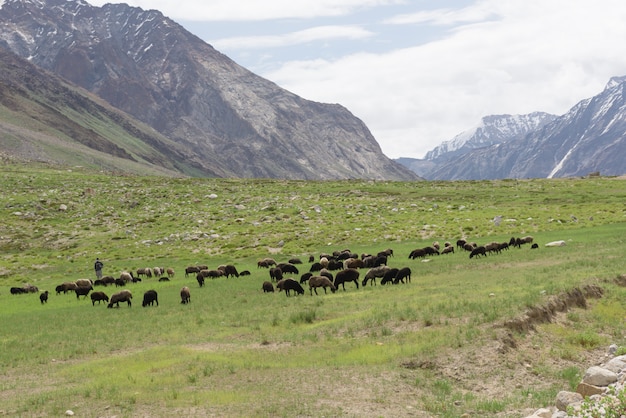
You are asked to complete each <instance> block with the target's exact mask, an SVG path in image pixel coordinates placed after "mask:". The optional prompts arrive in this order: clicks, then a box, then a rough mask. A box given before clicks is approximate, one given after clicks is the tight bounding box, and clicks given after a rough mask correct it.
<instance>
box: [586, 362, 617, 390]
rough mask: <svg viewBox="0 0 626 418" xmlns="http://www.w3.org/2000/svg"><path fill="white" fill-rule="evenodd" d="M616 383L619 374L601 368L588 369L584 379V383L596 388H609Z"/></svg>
mask: <svg viewBox="0 0 626 418" xmlns="http://www.w3.org/2000/svg"><path fill="white" fill-rule="evenodd" d="M615 382H617V374H616V373H615V372H612V371H610V370H607V369H605V368H603V367H599V366H592V367H590V368H588V369H587V371H586V372H585V376H584V377H583V383H587V384H588V385H594V386H608V385H610V384H611V383H615Z"/></svg>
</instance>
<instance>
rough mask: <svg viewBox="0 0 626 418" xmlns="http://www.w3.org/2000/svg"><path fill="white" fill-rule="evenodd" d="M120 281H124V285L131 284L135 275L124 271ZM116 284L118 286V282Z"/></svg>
mask: <svg viewBox="0 0 626 418" xmlns="http://www.w3.org/2000/svg"><path fill="white" fill-rule="evenodd" d="M120 280H123V281H124V283H130V282H132V281H133V275H132V274H130V273H129V272H127V271H123V272H122V273H121V274H120ZM115 283H116V284H117V281H116V282H115Z"/></svg>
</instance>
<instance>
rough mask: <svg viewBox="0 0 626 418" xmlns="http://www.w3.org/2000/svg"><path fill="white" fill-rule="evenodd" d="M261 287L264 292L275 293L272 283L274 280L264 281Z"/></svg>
mask: <svg viewBox="0 0 626 418" xmlns="http://www.w3.org/2000/svg"><path fill="white" fill-rule="evenodd" d="M261 289H262V290H263V293H269V292H272V293H274V285H273V284H272V282H268V281H264V282H263V285H262V286H261Z"/></svg>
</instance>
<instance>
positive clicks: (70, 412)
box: [65, 409, 74, 417]
mask: <svg viewBox="0 0 626 418" xmlns="http://www.w3.org/2000/svg"><path fill="white" fill-rule="evenodd" d="M65 415H67V416H68V417H73V416H74V411H72V410H71V409H68V410H67V411H65Z"/></svg>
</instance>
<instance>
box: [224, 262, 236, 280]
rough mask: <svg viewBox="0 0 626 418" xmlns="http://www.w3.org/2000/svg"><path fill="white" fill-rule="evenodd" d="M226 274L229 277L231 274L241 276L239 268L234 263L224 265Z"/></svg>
mask: <svg viewBox="0 0 626 418" xmlns="http://www.w3.org/2000/svg"><path fill="white" fill-rule="evenodd" d="M224 275H225V276H226V278H227V279H228V277H229V276H235V277H239V272H238V271H237V268H236V267H235V266H233V265H232V264H227V265H226V266H225V267H224Z"/></svg>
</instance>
